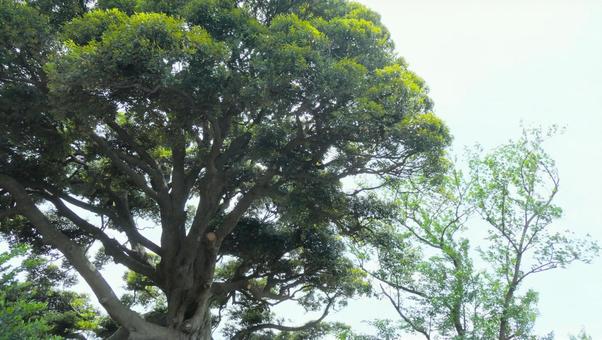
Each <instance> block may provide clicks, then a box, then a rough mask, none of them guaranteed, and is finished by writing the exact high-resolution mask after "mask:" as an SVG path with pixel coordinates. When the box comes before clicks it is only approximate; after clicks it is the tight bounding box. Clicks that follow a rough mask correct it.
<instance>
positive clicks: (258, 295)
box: [0, 0, 449, 339]
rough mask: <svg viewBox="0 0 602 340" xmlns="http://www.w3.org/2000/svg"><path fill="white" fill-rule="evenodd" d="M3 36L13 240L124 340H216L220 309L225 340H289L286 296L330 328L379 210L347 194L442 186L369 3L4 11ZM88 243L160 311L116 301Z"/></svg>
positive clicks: (47, 6)
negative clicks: (87, 291)
mask: <svg viewBox="0 0 602 340" xmlns="http://www.w3.org/2000/svg"><path fill="white" fill-rule="evenodd" d="M0 21H1V22H2V25H1V27H0V44H1V45H0V63H1V66H0V129H1V130H2V134H1V135H0V188H1V189H0V190H1V191H0V209H1V210H0V218H1V220H2V230H3V231H4V232H6V233H8V234H10V235H11V236H12V237H16V238H18V239H19V240H21V241H23V240H25V241H29V242H32V244H36V245H38V246H41V247H43V246H46V247H48V246H49V247H50V248H52V249H53V250H54V251H57V250H58V251H59V252H60V253H62V254H63V255H64V257H65V258H66V259H67V260H68V262H69V263H70V264H71V265H72V266H73V267H74V268H75V269H76V270H77V271H78V272H79V274H80V275H81V276H82V277H83V279H84V280H85V281H86V282H87V283H88V285H89V286H90V287H91V289H92V290H93V292H94V294H96V296H97V298H98V300H99V301H100V303H101V304H102V306H103V307H104V308H105V309H106V311H107V312H108V314H109V315H110V317H111V318H112V319H113V320H114V321H115V322H116V323H117V324H119V325H120V326H121V328H120V329H119V331H118V332H117V333H116V334H115V336H116V337H117V336H121V337H128V336H129V338H132V339H134V338H144V339H150V338H160V339H179V338H181V339H208V338H210V337H211V329H212V325H215V323H216V322H217V321H218V319H219V317H218V316H221V315H222V311H223V310H224V309H225V311H226V312H227V314H228V318H229V319H231V320H234V321H235V322H234V323H233V324H232V325H231V326H230V327H228V328H227V329H228V332H229V334H230V336H232V337H237V338H246V337H248V336H249V335H250V334H253V333H256V332H261V331H267V330H269V329H274V330H277V331H278V330H279V331H292V330H295V329H297V328H295V327H290V326H285V325H283V324H282V323H281V322H280V321H278V320H275V319H274V317H273V315H272V313H271V309H270V307H271V306H272V305H274V304H276V303H279V302H282V301H287V300H291V299H293V300H295V301H297V302H299V303H300V304H301V305H302V306H304V307H306V308H307V309H311V310H319V309H320V308H322V310H323V315H325V314H326V313H327V312H328V310H329V309H331V308H333V306H335V304H336V303H337V301H339V300H341V299H344V298H345V297H348V296H351V295H352V294H355V293H356V292H357V291H358V290H361V289H364V288H365V287H364V285H363V283H362V281H361V277H360V275H359V274H358V273H357V271H354V270H353V268H352V265H351V263H350V262H349V261H348V260H347V259H345V258H344V256H343V253H344V252H343V245H342V243H341V239H340V235H351V234H356V233H357V230H358V228H361V227H362V226H361V224H358V223H357V220H358V218H357V217H358V216H359V215H361V214H369V213H370V207H369V203H367V202H365V201H364V200H362V199H361V198H359V197H357V195H354V194H357V192H355V193H349V192H345V191H344V190H343V186H342V184H341V180H342V179H344V178H347V177H350V176H358V175H370V176H372V177H374V178H375V179H373V180H372V181H378V179H379V178H380V179H384V178H388V177H403V176H406V175H408V174H411V173H415V172H417V171H426V172H431V171H437V170H438V168H439V166H440V165H441V163H440V158H441V155H442V150H443V148H444V147H445V146H446V145H447V144H448V143H449V136H448V132H447V129H446V128H445V126H444V125H443V124H442V123H441V122H440V121H439V120H438V119H437V118H436V117H435V116H434V115H433V114H432V113H430V109H431V101H430V100H429V98H428V97H427V90H426V87H425V85H424V83H423V81H422V80H421V79H420V78H418V77H417V76H416V75H415V74H414V73H412V72H410V71H409V70H408V68H407V65H406V64H405V63H404V61H403V60H402V59H401V58H399V57H398V56H397V55H396V53H395V52H394V46H393V43H392V42H391V39H390V37H389V33H388V32H387V30H386V29H385V28H384V27H383V26H382V24H381V23H380V21H379V17H378V15H377V14H375V13H373V12H371V11H369V10H368V9H366V8H365V7H363V6H361V5H359V4H355V3H350V2H347V1H343V0H331V1H313V0H312V1H292V0H278V1H276V0H271V1H270V0H262V1H255V0H246V1H245V0H219V1H218V0H191V1H184V0H178V1H176V0H172V1H168V0H165V1H150V0H149V1H145V0H139V1H135V0H114V1H111V0H98V1H90V2H86V1H83V0H81V1H78V0H26V1H17V0H13V1H11V0H7V1H2V2H0ZM149 226H155V227H156V228H154V229H153V228H150V227H149ZM142 227H145V228H142ZM155 235H159V236H157V237H155ZM94 242H99V243H100V244H102V247H103V248H102V249H103V251H104V254H101V255H103V256H101V257H106V258H108V259H110V260H111V261H114V262H116V263H119V264H122V265H124V266H125V267H127V269H128V270H130V271H131V272H132V273H135V274H132V275H137V276H138V277H137V278H133V281H132V282H138V283H139V284H140V285H141V286H140V285H139V287H143V288H144V290H146V291H147V292H148V291H151V290H152V291H153V293H156V294H160V295H162V296H163V298H164V299H165V305H164V306H162V307H164V308H159V307H161V306H158V307H157V308H156V309H155V310H153V311H152V312H150V313H148V314H147V315H141V314H139V313H136V312H134V311H133V310H132V309H131V308H130V306H129V305H128V303H125V302H123V301H120V299H119V298H118V297H117V296H116V294H115V293H114V291H113V290H112V288H111V287H110V286H109V285H108V284H107V282H106V281H105V279H104V278H103V276H102V274H101V272H100V271H99V270H98V269H97V267H96V266H95V265H93V264H92V263H91V262H90V260H89V259H88V255H87V254H86V250H87V249H89V247H88V246H89V245H90V244H91V243H94ZM151 288H152V289H151ZM130 302H131V301H130ZM212 311H215V313H214V314H215V315H214V317H213V319H212ZM321 319H322V318H319V319H318V320H316V321H314V322H309V323H307V324H305V325H302V326H299V327H298V328H307V327H311V326H314V325H316V324H317V322H318V321H320V320H321Z"/></svg>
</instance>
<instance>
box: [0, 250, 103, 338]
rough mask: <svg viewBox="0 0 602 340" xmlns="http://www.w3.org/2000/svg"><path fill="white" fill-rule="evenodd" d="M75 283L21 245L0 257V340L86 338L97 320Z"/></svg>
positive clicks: (65, 274) (71, 276) (67, 275)
mask: <svg viewBox="0 0 602 340" xmlns="http://www.w3.org/2000/svg"><path fill="white" fill-rule="evenodd" d="M23 256H27V257H25V258H21V257H23ZM74 282H75V277H74V276H73V275H70V274H68V273H67V272H66V271H65V270H62V269H61V268H59V267H57V266H56V265H53V264H50V263H48V261H47V260H46V259H44V258H43V257H41V256H39V255H34V254H31V253H30V252H29V251H28V249H27V247H25V246H24V245H16V246H15V247H14V248H13V249H12V251H10V252H4V253H2V254H0V339H55V338H56V339H62V338H70V339H85V338H86V337H85V334H86V333H90V332H91V331H93V330H94V329H95V328H96V326H97V324H98V321H99V320H98V317H97V311H96V310H95V309H94V308H93V307H92V306H91V305H90V303H89V302H88V299H87V297H86V296H85V295H82V294H78V293H75V292H72V291H68V290H65V289H64V288H65V287H69V286H70V285H71V284H73V283H74ZM61 287H62V288H61Z"/></svg>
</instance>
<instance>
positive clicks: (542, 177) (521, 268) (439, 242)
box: [359, 130, 599, 340]
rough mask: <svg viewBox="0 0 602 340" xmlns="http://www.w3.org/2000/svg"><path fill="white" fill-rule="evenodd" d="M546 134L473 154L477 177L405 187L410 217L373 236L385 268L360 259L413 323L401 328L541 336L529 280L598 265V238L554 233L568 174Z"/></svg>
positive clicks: (401, 201)
mask: <svg viewBox="0 0 602 340" xmlns="http://www.w3.org/2000/svg"><path fill="white" fill-rule="evenodd" d="M545 137H546V135H545V134H544V133H543V132H542V131H541V130H528V131H525V133H524V135H523V136H522V138H521V139H519V140H518V141H516V142H511V143H509V144H506V145H503V146H501V147H498V148H496V149H495V150H494V151H493V152H491V153H488V154H485V155H481V153H479V152H475V153H473V154H472V155H471V157H470V160H469V164H470V176H469V178H468V179H465V178H464V177H463V176H462V174H461V173H460V172H459V171H457V170H453V169H452V170H451V171H450V172H449V173H448V174H447V175H445V176H442V177H441V178H439V180H438V181H436V182H432V180H431V182H430V183H429V182H427V181H424V180H421V179H418V180H416V181H411V182H410V183H408V182H407V181H406V182H401V183H397V187H396V188H395V190H394V191H393V192H394V193H395V202H394V203H393V205H394V206H396V207H397V210H398V211H400V213H399V214H397V215H396V216H393V217H392V218H391V221H392V222H390V223H386V222H383V223H381V225H380V226H379V227H378V228H376V231H375V232H374V233H373V236H372V237H371V239H372V241H371V243H372V244H373V245H375V247H374V248H375V250H376V254H377V257H376V260H377V262H378V264H379V265H378V268H377V269H376V270H371V268H369V266H368V265H369V261H367V260H368V257H367V256H366V253H367V252H366V251H364V252H363V253H361V252H360V253H359V254H360V259H362V260H363V262H364V263H366V265H365V266H366V267H368V268H367V271H369V272H370V273H371V274H372V276H373V277H375V278H376V279H377V280H378V281H380V282H381V283H382V285H381V290H382V294H383V295H384V296H385V297H386V298H387V299H388V300H389V301H390V302H391V303H392V304H393V306H394V307H395V309H396V310H397V311H398V313H399V315H400V317H401V319H402V320H403V324H402V325H401V326H400V327H398V328H400V329H403V330H409V331H411V332H416V333H421V334H422V335H424V336H425V337H426V338H427V339H431V338H433V337H435V336H444V337H450V338H454V339H495V338H497V339H500V340H507V339H534V338H535V336H534V335H533V332H532V326H533V323H534V322H535V319H536V315H537V311H536V309H535V307H536V303H537V293H536V292H535V291H534V290H531V289H528V290H525V289H522V290H521V287H523V286H524V282H525V280H526V279H527V278H528V277H530V276H531V275H534V274H536V273H539V272H543V271H547V270H551V269H555V268H564V267H565V266H566V265H568V264H570V263H572V262H574V261H583V262H590V261H591V259H592V258H593V257H594V256H596V255H597V253H598V251H599V248H598V245H597V244H596V243H595V242H592V241H590V240H586V239H577V238H575V237H573V236H572V235H571V234H570V233H568V232H566V233H561V232H556V231H554V228H553V225H552V224H553V222H554V221H555V220H556V219H558V218H559V217H560V216H561V209H560V208H559V207H558V206H556V205H555V204H554V198H555V196H556V194H557V192H558V188H559V177H558V174H557V170H556V168H555V166H554V162H553V160H552V159H551V158H550V157H549V156H548V154H547V153H546V152H545V151H544V150H543V148H542V143H543V141H544V139H545ZM429 184H430V188H429ZM477 217H481V218H480V220H479V219H478V218H477ZM475 223H476V224H477V225H479V223H480V224H484V225H485V226H486V227H487V229H486V230H487V237H486V240H485V241H486V242H485V243H484V245H483V246H482V247H481V248H480V249H479V252H478V253H479V254H480V255H481V256H480V257H481V258H480V259H479V261H480V263H483V264H482V265H481V266H483V267H484V268H482V269H478V268H475V265H474V261H473V258H474V253H475V252H470V248H469V236H468V235H470V233H469V232H468V231H467V229H468V228H467V224H475ZM473 230H474V229H473ZM472 234H473V235H474V232H473V233H472ZM472 241H473V243H475V242H478V243H480V244H483V242H479V240H476V239H472Z"/></svg>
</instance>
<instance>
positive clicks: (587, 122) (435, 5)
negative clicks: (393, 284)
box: [336, 0, 602, 339]
mask: <svg viewBox="0 0 602 340" xmlns="http://www.w3.org/2000/svg"><path fill="white" fill-rule="evenodd" d="M359 2H361V3H363V4H365V5H367V6H368V7H370V8H372V9H373V10H375V11H377V12H378V13H380V14H381V15H382V20H383V22H384V24H385V25H386V26H387V27H388V28H389V30H390V32H391V35H392V37H393V40H394V41H395V42H396V45H397V50H398V52H399V54H400V55H402V56H403V57H404V58H405V59H406V61H407V62H408V63H409V64H410V68H411V69H412V70H414V71H415V72H416V73H417V74H418V75H420V76H421V77H423V78H424V79H425V80H426V82H427V84H428V85H429V87H430V89H431V92H430V93H431V97H432V98H433V99H434V101H435V112H436V113H437V114H438V115H439V116H440V117H442V118H443V119H444V120H445V121H446V123H447V124H448V126H449V127H450V129H451V131H452V133H453V135H454V137H455V141H454V148H455V149H456V150H457V151H461V149H462V148H463V147H464V146H466V145H473V144H474V143H480V144H482V145H484V146H486V147H493V146H495V145H497V144H500V143H503V142H506V141H507V140H508V139H509V138H516V137H518V136H519V134H520V132H521V128H520V122H521V121H524V122H525V124H527V125H539V124H541V125H544V126H546V125H550V124H558V125H561V126H565V127H566V128H567V131H566V133H565V134H563V135H561V136H557V137H555V138H554V139H553V140H551V141H550V142H549V143H548V144H547V145H546V146H547V150H548V151H549V152H550V154H551V155H552V156H553V157H554V159H555V160H556V161H557V165H558V168H559V172H560V178H561V187H560V193H559V196H558V200H557V203H558V204H559V205H560V206H561V207H563V209H564V217H563V218H562V219H561V220H560V221H559V222H558V226H559V227H560V228H562V229H566V228H568V229H571V230H573V231H575V232H576V233H578V234H582V235H585V234H587V233H589V234H591V235H592V237H593V238H594V239H596V240H598V241H600V240H602V208H601V207H602V196H601V193H602V182H601V177H600V176H599V174H600V169H601V167H602V138H601V128H602V1H599V0H598V1H595V0H573V1H569V0H564V1H561V0H547V1H544V0H523V1H518V0H506V1H502V0H497V1H469V0H454V1H447V0H440V1H437V0H420V1H418V0H413V1H409V0H401V1H400V0H362V1H359ZM601 283H602V261H601V260H599V259H598V260H596V261H594V262H593V263H592V264H590V265H582V264H577V265H572V266H570V267H569V268H568V269H565V270H557V271H551V272H547V273H543V274H540V275H539V276H534V277H532V279H531V280H529V281H527V286H531V287H532V288H534V289H535V290H537V291H539V292H540V301H539V311H540V316H539V318H538V321H537V324H536V330H537V331H538V332H539V333H540V334H543V333H547V332H549V331H554V332H555V334H556V338H557V339H566V338H568V334H569V333H573V334H576V333H578V332H579V330H580V329H581V328H585V329H586V331H587V332H588V333H589V334H590V335H592V336H593V338H594V339H602V312H601V310H602V289H601ZM381 316H382V317H394V314H393V312H392V308H389V307H388V306H387V305H386V304H384V303H382V304H379V303H377V302H370V301H365V300H361V301H356V302H352V303H351V304H350V306H349V308H347V309H346V310H345V311H343V312H341V313H339V315H338V316H336V318H337V319H342V320H346V321H348V322H351V323H355V324H356V325H361V324H359V323H358V322H359V320H362V319H364V320H365V319H372V318H376V317H381ZM360 328H364V327H360Z"/></svg>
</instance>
